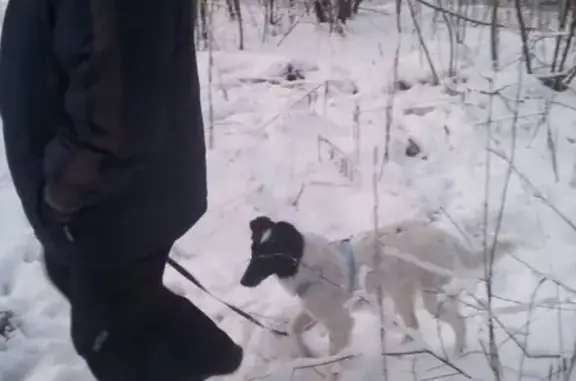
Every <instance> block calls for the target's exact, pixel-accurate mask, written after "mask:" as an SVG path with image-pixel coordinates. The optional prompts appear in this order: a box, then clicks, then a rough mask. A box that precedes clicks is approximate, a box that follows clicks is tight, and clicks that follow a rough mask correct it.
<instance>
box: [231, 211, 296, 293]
mask: <svg viewBox="0 0 576 381" xmlns="http://www.w3.org/2000/svg"><path fill="white" fill-rule="evenodd" d="M250 230H252V256H251V258H250V263H249V264H248V267H247V268H246V271H244V275H243V276H242V279H241V280H240V284H241V285H242V286H245V287H256V286H258V285H259V284H260V283H261V282H262V281H263V280H264V279H266V278H268V277H269V276H270V275H277V276H278V277H280V278H288V277H291V276H294V275H295V274H296V272H297V271H298V265H299V264H300V259H301V258H302V255H303V254H304V237H303V236H302V234H301V233H300V232H299V231H298V230H297V229H296V228H295V227H294V226H293V225H292V224H289V223H288V222H285V221H278V222H273V221H272V220H271V219H270V218H268V217H257V218H255V219H253V220H252V221H250Z"/></svg>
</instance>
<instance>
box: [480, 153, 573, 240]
mask: <svg viewBox="0 0 576 381" xmlns="http://www.w3.org/2000/svg"><path fill="white" fill-rule="evenodd" d="M489 151H490V152H492V153H493V154H494V155H496V156H498V157H499V158H501V159H502V160H505V161H507V162H509V163H510V159H508V158H507V157H506V156H505V155H504V154H502V153H500V152H498V151H496V150H494V149H492V148H490V149H489ZM510 165H511V167H512V169H513V170H514V172H515V173H516V174H517V175H518V176H519V177H520V178H521V179H522V181H524V182H525V183H526V184H528V185H529V186H530V187H531V188H532V191H533V192H534V196H535V197H537V198H539V199H540V200H542V202H543V203H544V204H546V206H548V207H549V208H550V209H552V210H553V211H554V213H556V214H557V215H558V217H560V218H561V219H562V220H563V221H564V222H566V223H567V224H568V225H569V226H570V228H572V230H574V231H575V232H576V224H575V223H574V222H572V221H571V220H570V219H569V218H568V217H566V216H565V215H564V214H563V213H562V212H561V211H560V210H558V208H556V207H555V206H554V204H552V203H551V202H550V201H548V200H547V199H546V197H544V195H543V194H542V192H540V190H539V189H538V188H537V187H536V186H535V185H534V184H533V183H532V182H531V181H530V180H529V179H528V177H526V175H524V174H523V173H521V172H520V171H518V169H517V168H516V166H515V165H514V164H512V163H510Z"/></svg>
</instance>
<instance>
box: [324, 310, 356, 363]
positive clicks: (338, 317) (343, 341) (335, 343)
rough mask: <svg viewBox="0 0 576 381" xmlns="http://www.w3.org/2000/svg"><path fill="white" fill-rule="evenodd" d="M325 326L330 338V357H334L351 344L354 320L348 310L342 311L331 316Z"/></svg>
mask: <svg viewBox="0 0 576 381" xmlns="http://www.w3.org/2000/svg"><path fill="white" fill-rule="evenodd" d="M325 325H326V328H328V332H329V336H330V339H329V340H330V341H329V349H328V352H329V355H330V356H333V355H335V354H338V353H339V352H340V351H342V350H343V349H344V348H346V347H347V346H348V345H349V344H350V338H351V336H352V328H353V327H354V320H353V319H352V317H351V316H350V313H349V312H348V310H342V311H341V312H339V313H335V314H333V315H331V316H330V317H329V318H328V320H327V321H326V322H325Z"/></svg>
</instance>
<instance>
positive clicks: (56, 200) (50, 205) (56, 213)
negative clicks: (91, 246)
mask: <svg viewBox="0 0 576 381" xmlns="http://www.w3.org/2000/svg"><path fill="white" fill-rule="evenodd" d="M63 196H64V195H63V194H62V193H60V192H56V191H55V190H54V188H53V187H51V186H50V185H47V186H45V187H44V191H43V201H44V204H45V205H46V207H47V208H46V209H47V211H46V212H47V214H48V215H47V217H48V218H50V219H51V220H52V221H54V222H57V223H60V224H66V223H67V222H68V221H70V217H71V216H72V215H73V214H74V213H75V212H76V211H78V209H79V208H78V207H77V206H74V205H69V204H67V203H66V202H65V201H64V200H65V197H63Z"/></svg>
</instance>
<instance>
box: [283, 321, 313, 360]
mask: <svg viewBox="0 0 576 381" xmlns="http://www.w3.org/2000/svg"><path fill="white" fill-rule="evenodd" d="M313 323H314V318H313V317H312V316H310V314H309V313H308V312H307V311H305V310H301V311H300V312H299V313H298V315H296V316H294V318H293V319H292V320H291V321H290V326H289V329H288V333H289V335H290V337H292V341H293V343H294V344H295V346H296V349H298V353H299V355H300V356H302V357H314V355H313V353H312V351H311V350H310V348H309V347H308V346H307V345H306V343H304V338H303V337H302V334H303V333H304V331H305V330H306V328H307V327H309V326H310V325H311V324H313Z"/></svg>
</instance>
